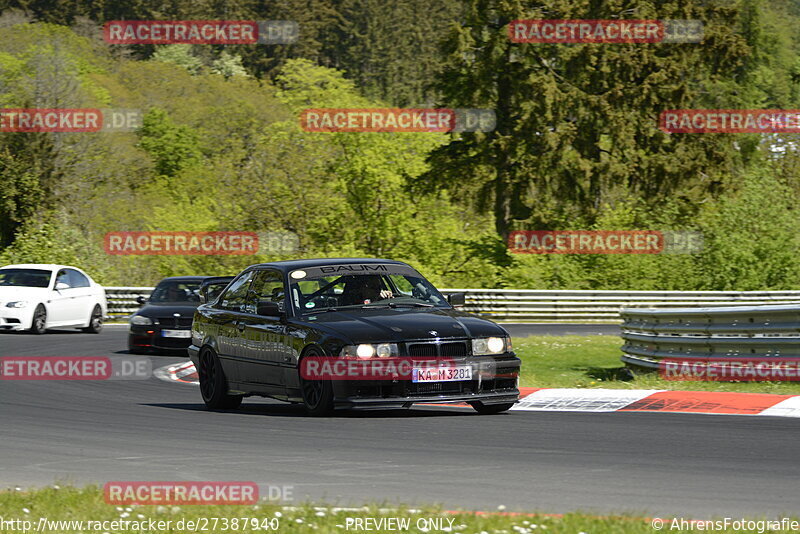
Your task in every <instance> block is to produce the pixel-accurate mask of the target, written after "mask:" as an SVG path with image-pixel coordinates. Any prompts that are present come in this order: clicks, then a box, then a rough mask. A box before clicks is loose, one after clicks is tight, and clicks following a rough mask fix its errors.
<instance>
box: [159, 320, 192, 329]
mask: <svg viewBox="0 0 800 534" xmlns="http://www.w3.org/2000/svg"><path fill="white" fill-rule="evenodd" d="M156 322H157V323H158V324H159V325H161V326H162V327H164V328H167V329H170V328H175V329H178V330H186V329H189V328H191V327H192V318H191V317H157V318H156Z"/></svg>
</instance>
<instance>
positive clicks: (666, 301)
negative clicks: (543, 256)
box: [442, 289, 800, 323]
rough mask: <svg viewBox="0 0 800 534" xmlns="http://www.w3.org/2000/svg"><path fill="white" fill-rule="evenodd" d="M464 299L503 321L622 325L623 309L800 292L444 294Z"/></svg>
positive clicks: (778, 298)
mask: <svg viewBox="0 0 800 534" xmlns="http://www.w3.org/2000/svg"><path fill="white" fill-rule="evenodd" d="M459 291H460V292H464V293H466V294H467V305H466V306H465V309H466V310H467V311H471V312H474V313H478V314H481V315H483V316H486V317H488V318H491V319H493V320H495V321H501V322H520V323H526V322H611V323H618V322H620V320H621V318H620V312H621V310H622V309H623V308H627V307H640V306H641V307H646V308H675V307H699V306H709V305H725V306H748V305H749V306H752V305H757V304H778V303H798V304H800V291H593V290H541V289H533V290H531V289H443V290H442V292H444V293H455V292H459Z"/></svg>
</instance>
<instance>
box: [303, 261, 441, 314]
mask: <svg viewBox="0 0 800 534" xmlns="http://www.w3.org/2000/svg"><path fill="white" fill-rule="evenodd" d="M364 267H367V268H368V269H369V270H362V269H363V268H364ZM378 268H381V269H380V270H377V269H378ZM326 269H328V270H335V272H336V274H325V270H326ZM376 271H377V272H376ZM290 280H293V282H292V284H291V292H292V298H293V300H294V305H295V306H296V307H297V309H299V310H301V311H302V312H303V313H314V312H319V311H323V310H326V309H340V308H348V307H349V308H363V307H382V306H392V307H401V306H414V307H430V306H436V307H449V306H450V305H449V304H448V303H447V299H445V298H444V296H442V294H441V293H439V291H437V290H436V288H435V287H433V285H432V284H431V283H430V282H428V281H427V280H426V279H425V278H423V277H422V275H421V274H419V273H418V272H416V271H414V270H413V269H411V268H410V267H408V266H395V265H368V266H364V265H337V266H332V267H322V268H314V269H305V270H299V271H293V272H292V273H291V275H290Z"/></svg>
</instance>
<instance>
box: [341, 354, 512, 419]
mask: <svg viewBox="0 0 800 534" xmlns="http://www.w3.org/2000/svg"><path fill="white" fill-rule="evenodd" d="M454 363H455V362H454ZM520 363H521V362H520V359H519V358H517V357H516V356H510V355H505V356H503V357H501V358H467V359H465V360H463V361H461V362H458V364H460V365H464V364H467V365H471V366H472V367H473V379H472V380H463V381H454V382H421V383H414V382H411V381H409V380H380V381H379V380H370V381H333V391H334V402H335V404H336V406H337V407H350V408H360V407H363V408H384V407H385V408H397V407H408V406H411V405H412V404H416V403H463V402H482V403H483V404H504V403H511V402H516V401H517V400H519V370H520Z"/></svg>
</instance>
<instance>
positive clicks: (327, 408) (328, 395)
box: [297, 351, 334, 417]
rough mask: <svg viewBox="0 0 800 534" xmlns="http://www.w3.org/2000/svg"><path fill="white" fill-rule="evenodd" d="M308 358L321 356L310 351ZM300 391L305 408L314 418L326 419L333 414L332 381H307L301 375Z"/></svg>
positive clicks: (307, 354)
mask: <svg viewBox="0 0 800 534" xmlns="http://www.w3.org/2000/svg"><path fill="white" fill-rule="evenodd" d="M306 356H307V357H308V356H312V357H313V356H319V355H318V354H317V352H316V351H308V352H307V353H306ZM297 374H298V376H299V378H300V389H301V390H302V392H303V406H305V408H306V413H308V415H310V416H312V417H325V416H328V415H331V414H332V413H333V409H334V404H333V384H331V381H330V380H306V379H305V378H303V377H302V376H301V375H300V366H298V368H297Z"/></svg>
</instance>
